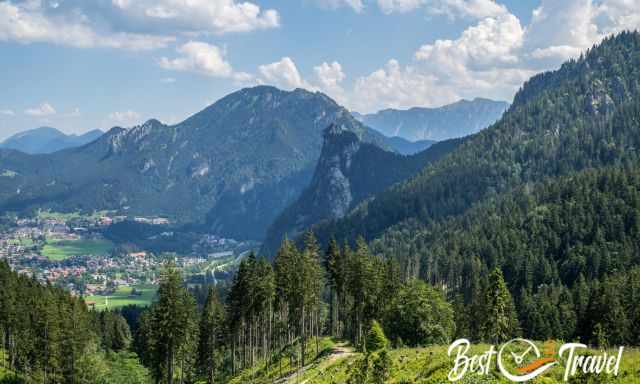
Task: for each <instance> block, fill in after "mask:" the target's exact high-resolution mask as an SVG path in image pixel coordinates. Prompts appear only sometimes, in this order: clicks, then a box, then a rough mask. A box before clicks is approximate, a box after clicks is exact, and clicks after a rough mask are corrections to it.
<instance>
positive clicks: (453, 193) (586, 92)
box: [316, 32, 640, 241]
mask: <svg viewBox="0 0 640 384" xmlns="http://www.w3.org/2000/svg"><path fill="white" fill-rule="evenodd" d="M638 84H640V34H638V33H637V32H636V33H622V34H620V35H617V36H615V37H612V38H608V39H605V40H604V41H603V42H602V43H601V44H600V45H599V46H596V47H594V48H593V49H591V50H590V51H589V52H588V53H587V55H586V56H584V57H583V58H581V59H580V60H577V61H570V62H568V63H565V64H564V65H563V66H562V67H561V68H560V69H559V70H558V71H555V72H551V73H546V74H542V75H538V76H535V77H534V78H532V79H531V80H530V81H528V82H527V83H526V84H525V85H524V87H523V88H522V90H521V91H520V92H519V93H518V94H517V95H516V97H515V101H514V104H513V105H512V106H511V107H510V108H509V110H508V111H507V112H506V113H505V114H504V116H503V117H502V119H501V120H500V121H498V122H497V123H496V124H494V125H493V126H491V127H490V128H488V129H486V130H483V131H481V132H479V133H478V134H476V135H474V136H473V137H471V138H469V139H468V140H466V141H465V143H463V144H462V145H461V146H460V147H459V148H458V149H457V150H455V151H454V152H452V153H451V154H450V155H448V156H446V157H445V158H444V159H442V160H441V161H439V162H436V163H434V164H433V165H430V166H427V167H426V168H425V169H424V170H422V171H421V172H420V174H419V175H417V176H416V177H414V178H412V179H411V180H409V181H407V182H405V183H403V184H401V185H396V186H394V187H392V188H390V189H389V190H387V191H385V192H383V193H381V194H379V195H377V196H376V197H375V199H373V200H368V201H367V202H365V203H363V204H361V205H360V206H359V207H357V208H355V209H354V210H353V211H352V212H350V213H349V214H348V215H347V216H346V217H345V218H343V219H341V220H338V221H335V222H333V223H330V224H325V225H321V226H319V227H318V228H316V229H317V231H318V234H319V236H320V237H321V238H323V239H324V240H325V241H326V239H328V237H329V236H330V235H331V234H337V235H339V237H343V238H347V239H354V238H355V237H356V236H357V235H364V236H365V237H366V238H367V239H374V238H376V237H378V236H380V235H382V234H383V233H384V232H385V230H386V229H387V228H389V227H391V226H393V225H395V224H398V223H401V222H403V221H405V220H408V219H415V220H418V221H419V222H422V223H429V222H437V221H439V220H442V219H444V218H447V217H449V216H452V215H458V214H461V213H464V212H465V211H466V210H467V209H468V208H469V207H470V206H472V205H473V204H474V203H476V202H479V201H481V200H484V199H488V198H492V197H494V196H497V195H498V194H500V193H502V192H506V191H508V190H510V189H511V188H514V187H516V186H518V185H522V184H525V183H529V182H535V181H540V180H542V179H544V178H545V177H555V176H562V175H567V174H570V173H572V172H576V171H579V170H582V169H586V168H594V167H603V166H609V165H616V164H624V163H634V162H635V161H637V159H638V152H637V148H639V147H640V128H639V125H640V124H639V121H640V115H639V113H638V111H639V109H638V105H637V104H638V97H639V95H640V87H639V86H638Z"/></svg>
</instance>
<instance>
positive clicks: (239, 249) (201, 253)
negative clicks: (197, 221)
mask: <svg viewBox="0 0 640 384" xmlns="http://www.w3.org/2000/svg"><path fill="white" fill-rule="evenodd" d="M125 221H130V222H133V223H138V224H144V225H148V226H157V227H158V228H162V229H163V230H164V229H166V231H164V232H160V235H159V236H168V235H171V234H172V232H171V229H170V224H171V223H170V222H169V220H168V219H166V218H161V217H138V216H135V217H127V216H116V215H107V214H94V215H90V216H86V215H79V214H49V213H44V214H37V215H34V217H27V218H18V217H4V218H3V219H2V222H1V225H0V260H2V259H4V260H6V261H7V262H8V263H9V265H10V266H11V268H12V269H13V270H15V271H16V272H18V273H20V274H22V275H26V276H29V277H31V278H33V279H35V280H37V281H38V282H40V283H45V284H52V285H54V286H58V287H61V288H64V289H65V290H67V291H69V292H71V293H72V294H74V295H76V296H83V297H85V298H87V299H86V302H87V303H88V304H89V305H96V304H97V305H101V304H102V305H104V306H111V305H113V306H118V305H119V304H120V305H126V304H130V303H132V304H142V305H145V304H148V303H149V302H150V301H151V300H152V299H153V296H154V293H155V288H156V285H157V280H158V277H159V272H160V270H161V268H162V265H163V264H164V263H166V262H167V261H173V262H174V263H175V264H176V265H177V266H178V267H179V268H181V270H182V271H183V273H184V274H185V277H186V278H187V279H188V280H187V281H189V280H191V281H193V282H199V281H202V280H203V279H204V280H207V279H208V281H216V280H217V279H221V278H225V277H226V275H227V269H228V268H229V267H232V266H233V265H234V264H236V263H237V262H238V261H239V260H240V259H241V258H242V257H243V256H244V255H246V254H247V253H248V252H249V251H250V250H251V249H252V247H254V246H255V244H253V243H250V242H239V241H235V240H233V239H224V238H219V237H217V236H214V235H210V234H205V235H199V237H198V239H197V241H196V242H194V244H193V246H192V249H191V250H190V252H188V253H184V254H183V253H180V254H178V253H175V252H154V251H150V250H147V249H144V248H141V247H140V246H137V245H135V244H129V243H124V244H123V243H118V242H115V241H112V240H111V239H109V238H107V237H105V235H104V234H105V232H106V231H107V229H108V228H109V227H110V226H111V225H114V224H117V223H122V222H125ZM110 298H111V303H109V299H110Z"/></svg>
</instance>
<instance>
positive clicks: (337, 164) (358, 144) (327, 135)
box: [262, 125, 462, 255]
mask: <svg viewBox="0 0 640 384" xmlns="http://www.w3.org/2000/svg"><path fill="white" fill-rule="evenodd" d="M461 143H462V139H453V140H448V141H444V142H441V143H437V144H434V145H433V146H431V147H430V148H429V149H427V150H425V151H423V152H421V153H419V154H415V155H412V156H404V155H400V154H398V153H394V152H389V151H385V150H384V149H381V148H380V147H378V146H376V145H372V144H368V143H364V142H362V141H361V140H360V139H358V137H357V136H356V135H355V134H354V133H353V132H350V131H347V130H345V129H343V128H341V127H339V126H336V125H331V126H329V127H328V128H327V129H326V130H325V131H324V144H323V146H322V153H321V155H320V159H319V160H318V165H317V166H316V169H315V172H314V175H313V179H312V180H311V183H310V184H309V186H308V187H307V188H306V189H305V190H304V191H303V192H302V194H301V196H300V197H299V198H298V199H297V200H296V201H295V202H294V203H293V204H291V205H290V206H289V207H288V208H287V209H286V210H284V212H283V213H282V214H281V215H280V216H278V218H277V219H276V220H275V221H274V222H273V224H272V225H271V226H270V227H269V230H268V231H267V237H266V239H265V241H264V244H263V248H262V253H263V254H265V255H273V253H274V251H275V250H276V248H277V247H278V245H279V244H280V242H281V241H282V239H283V238H284V237H285V235H286V236H288V237H289V238H295V236H296V235H299V234H300V233H301V232H302V231H303V230H304V229H305V228H308V227H310V226H311V225H313V224H316V223H319V222H321V221H323V220H329V219H339V218H342V217H343V216H344V215H345V214H346V213H347V212H348V211H349V210H350V209H351V208H353V207H354V206H355V205H356V204H358V203H360V202H361V201H363V200H364V199H366V198H367V197H369V196H371V195H373V194H375V193H378V192H381V191H382V190H384V189H385V188H387V187H389V186H390V185H392V184H393V183H397V182H399V181H402V180H405V179H407V178H409V177H411V176H412V175H414V174H416V173H417V172H418V171H419V170H420V169H422V168H423V167H424V166H425V165H426V164H428V163H430V162H433V161H436V160H437V159H439V158H440V157H442V156H444V155H445V154H447V153H448V152H450V151H452V150H453V149H455V148H456V147H457V146H459V145H460V144H461Z"/></svg>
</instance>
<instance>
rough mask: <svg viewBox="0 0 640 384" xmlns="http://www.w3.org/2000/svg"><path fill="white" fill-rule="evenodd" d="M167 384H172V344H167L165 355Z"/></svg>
mask: <svg viewBox="0 0 640 384" xmlns="http://www.w3.org/2000/svg"><path fill="white" fill-rule="evenodd" d="M167 384H173V343H170V344H169V350H168V353H167Z"/></svg>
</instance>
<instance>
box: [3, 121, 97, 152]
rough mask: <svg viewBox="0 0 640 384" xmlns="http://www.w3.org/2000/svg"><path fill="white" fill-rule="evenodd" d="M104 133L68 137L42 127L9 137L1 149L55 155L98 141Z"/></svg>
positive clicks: (94, 131)
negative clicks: (54, 153) (63, 150)
mask: <svg viewBox="0 0 640 384" xmlns="http://www.w3.org/2000/svg"><path fill="white" fill-rule="evenodd" d="M103 133H104V132H102V131H101V130H99V129H94V130H92V131H89V132H86V133H83V134H81V135H76V134H70V135H67V134H65V133H63V132H61V131H59V130H57V129H55V128H51V127H40V128H35V129H30V130H27V131H23V132H20V133H16V134H15V135H13V136H10V137H8V138H7V139H5V140H4V141H2V142H0V148H5V149H15V150H18V151H21V152H24V153H29V154H39V153H53V152H56V151H60V150H62V149H66V148H72V147H79V146H82V145H85V144H87V143H90V142H92V141H94V140H96V139H97V138H98V137H100V136H102V134H103Z"/></svg>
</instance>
